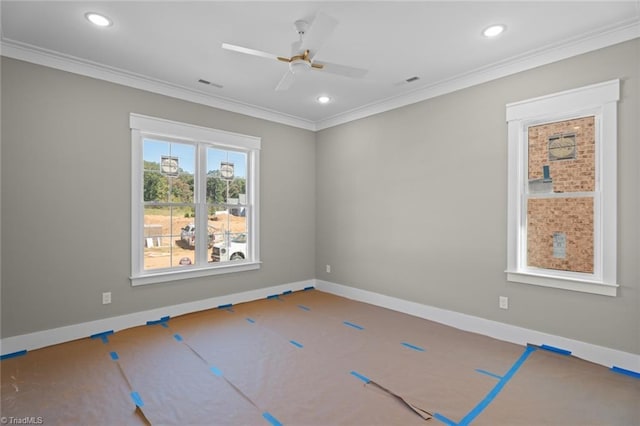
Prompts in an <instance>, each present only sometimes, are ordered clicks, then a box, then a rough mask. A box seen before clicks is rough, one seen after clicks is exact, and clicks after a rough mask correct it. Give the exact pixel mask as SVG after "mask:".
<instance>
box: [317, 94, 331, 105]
mask: <svg viewBox="0 0 640 426" xmlns="http://www.w3.org/2000/svg"><path fill="white" fill-rule="evenodd" d="M318 102H320V103H321V104H328V103H329V102H331V98H330V97H329V96H325V95H323V96H318Z"/></svg>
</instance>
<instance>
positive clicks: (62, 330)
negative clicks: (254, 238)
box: [0, 280, 314, 355]
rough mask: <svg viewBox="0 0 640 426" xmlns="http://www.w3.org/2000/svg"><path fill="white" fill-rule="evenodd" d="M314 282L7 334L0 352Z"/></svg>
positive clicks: (205, 307) (303, 286) (138, 323)
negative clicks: (18, 333)
mask: <svg viewBox="0 0 640 426" xmlns="http://www.w3.org/2000/svg"><path fill="white" fill-rule="evenodd" d="M313 285H314V280H308V281H298V282H294V283H289V284H282V285H276V286H272V287H266V288H260V289H257V290H250V291H245V292H241V293H233V294H229V295H225V296H218V297H212V298H208V299H204V300H196V301H194V302H187V303H181V304H178V305H172V306H165V307H162V308H156V309H150V310H147V311H142V312H135V313H132V314H126V315H120V316H117V317H110V318H104V319H100V320H96V321H90V322H84V323H80V324H73V325H69V326H65V327H58V328H52V329H50V330H43V331H38V332H35V333H29V334H22V335H19V336H12V337H7V338H4V339H0V354H2V355H5V354H11V353H14V352H18V351H23V350H33V349H38V348H43V347H45V346H51V345H57V344H58V343H64V342H69V341H71V340H76V339H81V338H84V337H89V336H91V335H94V334H97V333H102V332H105V331H108V330H113V331H118V330H123V329H125V328H130V327H135V326H139V325H144V324H146V323H147V321H156V320H158V319H159V318H162V317H166V316H170V317H174V316H178V315H184V314H189V313H192V312H197V311H203V310H205V309H211V308H217V307H218V306H221V305H228V304H229V303H231V304H236V303H242V302H250V301H252V300H258V299H263V298H265V297H267V296H271V295H273V294H281V293H283V292H285V291H289V290H291V291H297V290H303V289H304V288H306V287H310V286H313Z"/></svg>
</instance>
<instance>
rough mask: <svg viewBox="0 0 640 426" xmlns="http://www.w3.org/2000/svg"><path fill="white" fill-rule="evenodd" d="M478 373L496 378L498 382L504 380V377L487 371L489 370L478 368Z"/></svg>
mask: <svg viewBox="0 0 640 426" xmlns="http://www.w3.org/2000/svg"><path fill="white" fill-rule="evenodd" d="M476 371H477V372H478V373H481V374H486V375H487V376H491V377H494V378H496V379H498V380H500V379H502V376H498V375H497V374H493V373H492V372H490V371H487V370H480V369H479V368H476Z"/></svg>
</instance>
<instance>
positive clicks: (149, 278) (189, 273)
mask: <svg viewBox="0 0 640 426" xmlns="http://www.w3.org/2000/svg"><path fill="white" fill-rule="evenodd" d="M260 265H261V262H242V263H238V262H233V263H229V264H228V265H222V266H215V267H208V268H189V269H188V270H184V271H168V272H158V273H149V274H144V275H136V276H132V277H129V279H130V280H131V285H132V286H138V285H147V284H156V283H164V282H169V281H178V280H186V279H189V278H199V277H208V276H212V275H221V274H231V273H234V272H243V271H251V270H255V269H260Z"/></svg>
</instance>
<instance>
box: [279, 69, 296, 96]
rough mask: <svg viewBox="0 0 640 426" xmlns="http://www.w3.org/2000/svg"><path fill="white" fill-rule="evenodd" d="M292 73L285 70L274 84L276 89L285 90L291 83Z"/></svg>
mask: <svg viewBox="0 0 640 426" xmlns="http://www.w3.org/2000/svg"><path fill="white" fill-rule="evenodd" d="M293 79H294V75H293V73H292V72H291V71H287V72H286V73H285V74H284V75H283V76H282V79H281V80H280V83H278V85H277V86H276V91H278V92H279V91H282V90H287V89H288V88H289V87H291V85H292V84H293Z"/></svg>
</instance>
